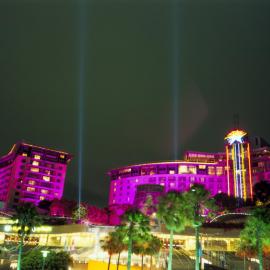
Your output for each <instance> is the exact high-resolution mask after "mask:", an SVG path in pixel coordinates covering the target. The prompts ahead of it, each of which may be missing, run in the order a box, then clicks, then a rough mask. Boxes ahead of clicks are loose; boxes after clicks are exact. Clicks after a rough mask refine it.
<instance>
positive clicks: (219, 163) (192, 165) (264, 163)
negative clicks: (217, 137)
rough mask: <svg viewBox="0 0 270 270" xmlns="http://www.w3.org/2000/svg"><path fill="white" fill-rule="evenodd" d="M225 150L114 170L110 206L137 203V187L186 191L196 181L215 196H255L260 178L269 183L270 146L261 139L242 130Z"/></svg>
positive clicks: (232, 134) (191, 153)
mask: <svg viewBox="0 0 270 270" xmlns="http://www.w3.org/2000/svg"><path fill="white" fill-rule="evenodd" d="M225 140H226V145H225V152H218V153H205V152H194V151H188V152H186V153H185V155H184V160H182V161H181V160H180V161H178V160H177V161H167V162H154V163H145V164H138V165H131V166H126V167H122V168H118V169H113V170H111V171H110V172H109V173H108V174H109V177H110V193H109V205H114V204H119V205H125V204H134V199H135V195H136V192H137V187H138V186H140V185H161V186H163V187H164V192H168V191H170V190H176V191H180V192H183V191H187V190H188V189H189V188H190V187H191V186H192V185H193V184H195V183H198V184H202V185H204V186H205V188H206V189H208V190H209V191H210V192H211V195H212V196H214V195H216V194H217V193H226V194H228V195H230V196H235V197H238V198H241V199H244V200H246V199H249V198H250V199H252V196H253V194H252V188H253V186H254V184H256V183H257V182H259V181H260V180H266V181H269V182H270V146H269V144H267V142H266V141H265V140H263V139H262V138H259V137H256V138H255V139H254V140H253V139H251V140H249V139H248V137H247V133H246V132H245V131H243V130H233V131H232V132H230V133H229V134H228V135H227V136H226V137H225Z"/></svg>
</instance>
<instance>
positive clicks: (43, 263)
mask: <svg viewBox="0 0 270 270" xmlns="http://www.w3.org/2000/svg"><path fill="white" fill-rule="evenodd" d="M49 252H50V251H49V250H41V253H42V270H44V267H45V259H46V257H47V256H48V253H49Z"/></svg>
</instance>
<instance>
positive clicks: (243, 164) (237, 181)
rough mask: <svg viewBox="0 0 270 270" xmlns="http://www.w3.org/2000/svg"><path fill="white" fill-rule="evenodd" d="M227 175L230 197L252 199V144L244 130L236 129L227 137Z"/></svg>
mask: <svg viewBox="0 0 270 270" xmlns="http://www.w3.org/2000/svg"><path fill="white" fill-rule="evenodd" d="M225 141H226V146H225V147H226V174H227V185H228V195H232V196H234V197H236V198H240V199H244V200H246V199H248V198H250V199H252V198H253V191H252V186H253V185H252V174H251V160H250V143H249V141H248V137H247V133H246V132H245V131H244V130H240V129H235V130H233V131H231V132H230V133H229V134H228V135H227V136H226V137H225Z"/></svg>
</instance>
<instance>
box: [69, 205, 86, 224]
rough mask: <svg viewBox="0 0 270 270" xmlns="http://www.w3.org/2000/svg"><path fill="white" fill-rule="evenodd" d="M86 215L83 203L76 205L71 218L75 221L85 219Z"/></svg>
mask: <svg viewBox="0 0 270 270" xmlns="http://www.w3.org/2000/svg"><path fill="white" fill-rule="evenodd" d="M86 217H87V208H86V207H85V206H84V205H83V204H79V205H77V207H75V209H74V210H73V212H72V219H73V220H74V221H75V222H76V223H77V222H81V221H82V220H84V219H86Z"/></svg>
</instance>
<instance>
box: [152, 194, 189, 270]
mask: <svg viewBox="0 0 270 270" xmlns="http://www.w3.org/2000/svg"><path fill="white" fill-rule="evenodd" d="M185 207H186V203H185V201H184V197H183V195H182V194H180V193H178V192H175V191H171V192H168V193H167V194H165V195H164V196H161V197H160V198H159V204H158V209H157V217H158V218H159V220H160V221H161V222H162V223H164V224H165V226H166V228H167V230H169V231H170V246H169V261H168V270H171V269H172V255H173V235H174V232H180V231H183V230H184V228H185V226H186V224H187V219H186V214H185Z"/></svg>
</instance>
